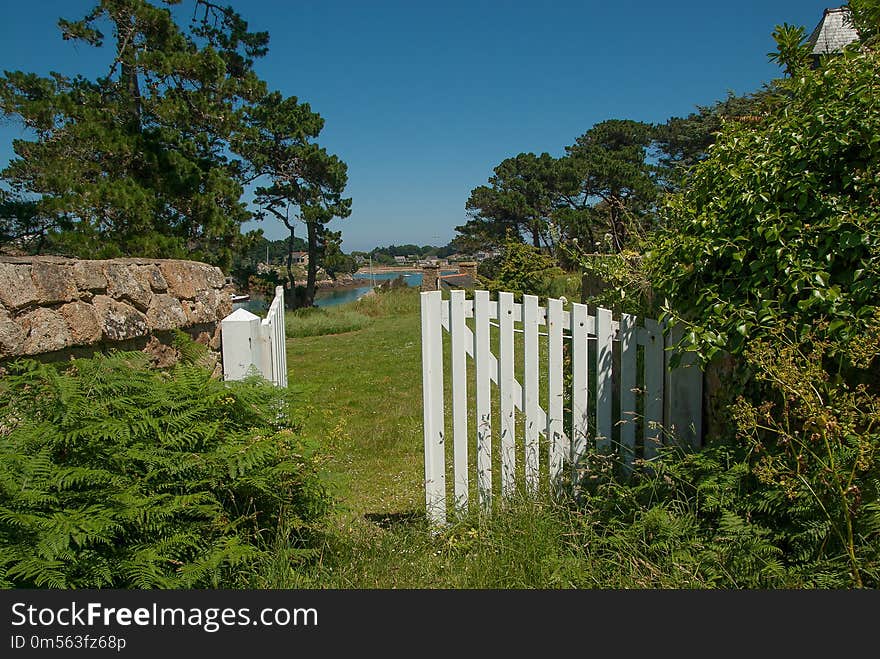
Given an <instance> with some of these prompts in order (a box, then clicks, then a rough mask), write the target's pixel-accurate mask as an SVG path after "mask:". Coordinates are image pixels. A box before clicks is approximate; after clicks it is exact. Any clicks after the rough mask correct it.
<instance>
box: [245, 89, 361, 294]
mask: <svg viewBox="0 0 880 659" xmlns="http://www.w3.org/2000/svg"><path fill="white" fill-rule="evenodd" d="M323 127H324V119H323V118H322V117H321V116H320V115H319V114H317V113H316V112H313V111H312V109H311V107H310V106H309V104H308V103H300V102H299V100H298V99H297V98H296V97H295V96H290V97H285V96H283V95H282V94H281V93H280V92H277V91H275V92H270V93H268V94H265V95H264V96H263V97H261V98H260V99H259V101H258V102H256V103H253V104H251V105H249V106H247V107H246V108H245V110H244V121H243V125H242V127H241V130H240V131H239V132H238V134H237V135H236V136H235V139H234V142H233V144H234V148H235V150H236V152H238V153H240V154H241V155H242V156H243V158H244V159H245V162H246V170H247V171H248V174H249V176H250V177H251V178H252V179H253V180H257V182H258V185H257V188H256V190H255V193H256V198H255V203H256V204H257V205H258V206H259V207H260V208H261V210H260V211H259V212H258V213H257V217H258V218H260V219H262V218H263V217H265V216H266V215H267V214H268V215H269V216H272V217H274V218H276V219H277V220H279V221H281V222H282V223H283V224H284V226H285V227H286V228H287V230H288V231H289V234H290V239H289V243H288V261H287V271H288V278H289V279H290V280H293V279H294V277H293V273H292V264H291V262H290V257H289V254H290V253H291V252H293V250H294V245H295V238H294V228H295V221H300V222H303V223H304V224H305V225H306V232H307V244H308V252H309V262H308V267H307V276H306V288H305V296H304V299H303V300H302V305H301V306H307V307H308V306H311V305H312V303H313V301H314V298H315V282H316V277H317V269H318V265H319V262H323V260H324V258H325V257H326V256H328V254H327V250H328V248H329V256H330V270H329V271H330V272H333V273H335V272H338V271H342V269H344V267H347V266H346V264H345V263H344V257H343V255H342V253H341V249H339V245H340V244H341V237H340V234H339V233H334V232H331V231H328V230H327V228H326V224H327V223H328V222H329V221H330V220H332V219H333V218H335V217H339V218H344V217H348V216H349V215H350V214H351V199H350V198H343V197H342V193H343V191H344V190H345V186H346V184H347V182H348V168H347V166H346V164H345V163H344V162H342V160H340V159H339V158H338V157H337V156H335V155H332V154H329V153H328V152H327V150H326V149H324V148H322V147H320V146H319V145H318V144H317V143H315V141H314V140H315V139H316V138H317V137H318V135H319V134H320V132H321V130H322V129H323ZM334 256H335V257H336V258H335V260H334ZM348 266H350V264H348ZM297 306H300V305H299V304H298V305H297Z"/></svg>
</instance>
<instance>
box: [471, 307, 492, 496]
mask: <svg viewBox="0 0 880 659" xmlns="http://www.w3.org/2000/svg"><path fill="white" fill-rule="evenodd" d="M489 306H490V305H489V291H474V362H475V367H476V387H477V392H476V394H477V401H476V402H477V488H478V490H479V497H480V507H481V508H482V509H483V510H489V509H490V507H491V505H492V387H491V383H492V360H491V350H490V343H489ZM496 370H497V367H496ZM495 377H496V378H497V377H498V375H497V373H496V374H495Z"/></svg>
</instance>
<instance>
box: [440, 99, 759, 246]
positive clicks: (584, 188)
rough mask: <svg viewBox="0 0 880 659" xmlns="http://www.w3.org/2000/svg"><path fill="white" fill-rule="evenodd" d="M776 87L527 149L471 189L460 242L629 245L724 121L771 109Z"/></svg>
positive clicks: (613, 122) (609, 124)
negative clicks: (557, 152)
mask: <svg viewBox="0 0 880 659" xmlns="http://www.w3.org/2000/svg"><path fill="white" fill-rule="evenodd" d="M770 93H771V90H762V91H760V92H756V93H754V94H748V95H745V96H734V95H732V94H731V95H728V97H727V98H726V99H725V100H723V101H719V102H718V103H715V104H714V105H712V106H707V107H698V108H697V111H696V112H694V113H691V114H690V115H688V116H687V117H672V118H670V119H669V120H668V121H667V122H666V123H665V124H648V123H644V122H638V121H632V120H628V119H609V120H606V121H602V122H599V123H597V124H595V125H594V126H593V127H592V128H590V129H589V130H587V131H586V132H585V133H584V134H582V135H581V136H580V137H578V138H577V139H576V140H575V142H574V143H573V144H571V145H569V146H566V147H565V154H564V155H562V156H560V157H558V158H555V157H553V156H551V155H549V154H548V153H542V154H540V155H536V154H534V153H520V154H518V155H517V156H514V157H512V158H507V159H505V160H504V161H502V162H501V163H500V164H499V165H498V166H497V167H495V169H494V170H493V175H492V176H491V177H490V178H489V180H488V185H480V186H477V187H476V188H474V189H473V190H471V193H470V195H469V197H468V199H467V202H466V204H465V210H466V213H467V215H468V220H467V222H466V223H464V224H462V225H460V226H457V227H456V231H457V232H458V235H457V236H456V238H455V240H454V242H455V244H456V245H458V246H459V247H462V246H466V247H467V248H468V249H469V250H471V251H474V250H477V249H483V248H488V247H499V246H501V245H503V244H504V243H505V241H506V240H507V237H508V235H512V236H513V237H514V238H515V239H519V240H523V241H525V242H528V243H530V244H531V245H532V246H534V247H539V248H543V249H545V250H547V251H548V252H549V253H551V254H556V255H557V256H558V257H560V258H563V256H564V255H563V254H562V253H559V254H557V249H556V248H557V246H558V245H559V244H565V245H571V244H573V242H574V241H576V242H577V243H578V248H579V250H580V251H581V252H589V253H596V252H600V253H601V252H604V253H620V252H622V251H623V250H625V249H626V248H627V247H628V246H631V245H632V244H633V243H635V242H638V237H639V236H640V235H643V234H644V232H645V230H646V229H650V228H652V227H653V226H655V225H656V224H657V222H658V221H660V219H661V218H660V217H659V216H658V214H657V208H658V204H659V202H660V200H661V198H662V197H663V196H664V195H666V194H668V193H670V192H674V191H676V190H678V189H680V188H681V186H682V185H683V183H684V181H685V178H686V176H687V172H688V171H689V170H690V168H691V167H693V165H695V164H696V163H697V162H700V161H701V160H702V159H704V158H705V157H706V155H707V154H708V150H709V147H710V146H711V145H712V144H713V143H714V141H715V139H716V135H717V133H718V131H719V130H720V129H721V127H722V125H723V123H724V121H725V120H727V119H729V118H733V117H745V118H748V117H751V116H753V115H757V114H759V113H760V112H761V111H762V108H763V105H764V104H765V103H766V102H767V99H768V98H769V96H770Z"/></svg>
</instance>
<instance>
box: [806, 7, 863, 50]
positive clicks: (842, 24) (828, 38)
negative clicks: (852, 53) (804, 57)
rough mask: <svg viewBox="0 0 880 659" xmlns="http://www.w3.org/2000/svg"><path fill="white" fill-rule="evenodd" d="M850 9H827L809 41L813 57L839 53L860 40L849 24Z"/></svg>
mask: <svg viewBox="0 0 880 659" xmlns="http://www.w3.org/2000/svg"><path fill="white" fill-rule="evenodd" d="M848 14H849V9H847V8H846V7H838V8H836V9H826V10H825V13H824V14H823V15H822V20H821V21H819V24H818V25H817V26H816V29H815V30H813V33H812V34H811V35H810V37H809V38H808V39H807V45H808V46H809V47H810V54H812V55H826V54H828V53H839V52H841V51H842V50H843V48H844V46H846V45H848V44H850V43H852V42H853V41H855V40H856V39H858V38H859V35H858V33H857V32H856V30H855V28H854V27H852V26H851V25H850V24H849V22H848V20H847V19H848V18H849V16H848Z"/></svg>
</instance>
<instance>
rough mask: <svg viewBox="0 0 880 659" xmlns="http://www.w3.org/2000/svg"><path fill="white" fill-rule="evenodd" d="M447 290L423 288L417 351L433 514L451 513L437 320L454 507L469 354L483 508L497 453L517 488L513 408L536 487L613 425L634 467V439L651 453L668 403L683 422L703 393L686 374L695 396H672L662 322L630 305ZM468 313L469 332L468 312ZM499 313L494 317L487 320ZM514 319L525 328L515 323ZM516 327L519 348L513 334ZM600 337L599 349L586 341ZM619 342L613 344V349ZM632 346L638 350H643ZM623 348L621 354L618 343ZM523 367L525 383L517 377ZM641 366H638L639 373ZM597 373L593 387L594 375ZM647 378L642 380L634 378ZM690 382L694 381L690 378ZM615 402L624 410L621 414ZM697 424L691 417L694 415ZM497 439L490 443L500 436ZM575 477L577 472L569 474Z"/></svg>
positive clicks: (505, 488)
mask: <svg viewBox="0 0 880 659" xmlns="http://www.w3.org/2000/svg"><path fill="white" fill-rule="evenodd" d="M449 298H450V299H449V300H447V301H444V300H443V299H442V293H441V292H440V291H431V292H426V293H422V296H421V300H422V360H423V377H422V387H423V391H424V396H425V399H424V402H425V408H424V424H425V501H426V507H427V510H428V515H429V518H430V519H431V520H432V521H433V522H434V523H437V524H444V523H445V520H446V503H447V497H446V457H447V456H446V453H447V451H446V449H445V442H444V439H445V437H444V432H445V425H444V424H445V421H444V412H443V410H444V407H443V396H444V389H443V380H444V376H443V364H444V358H443V340H442V332H443V330H444V329H446V330H447V331H449V333H450V335H451V341H450V352H451V355H450V356H451V360H450V361H451V369H452V370H451V391H452V415H453V419H452V434H453V442H452V446H451V447H450V452H451V453H452V473H453V475H454V487H453V490H454V498H453V507H454V509H456V510H457V511H458V512H461V511H464V510H465V509H467V507H468V504H469V501H468V495H469V483H470V479H469V473H470V471H469V470H470V469H471V468H472V466H471V465H470V463H469V457H470V448H469V441H471V440H470V437H471V431H470V428H469V421H468V417H469V414H468V410H467V405H468V401H469V398H468V389H469V385H468V375H467V356H468V355H470V356H471V357H473V358H474V362H475V369H474V370H475V390H474V393H475V398H476V415H475V427H476V433H475V435H476V459H475V462H476V481H477V492H478V495H479V496H478V500H479V505H480V507H481V509H483V510H489V509H490V508H491V503H492V492H493V482H492V481H493V479H492V460H493V454H494V452H495V450H496V449H495V446H497V447H498V448H497V450H499V451H500V453H499V454H498V455H497V456H496V457H495V459H496V460H498V461H499V462H500V464H501V486H500V489H501V492H502V494H503V495H504V496H508V495H510V494H511V493H512V492H513V491H514V489H515V487H516V483H515V475H516V473H517V470H516V450H517V449H516V447H517V441H516V427H517V414H516V410H517V409H519V410H521V411H522V413H523V418H524V420H525V434H524V438H523V440H522V443H521V445H522V446H523V447H524V449H525V450H524V466H523V468H521V469H520V473H523V474H524V475H525V485H526V488H527V489H529V490H530V491H535V490H536V489H537V488H538V487H539V485H540V475H541V473H546V474H548V475H549V476H550V478H551V480H552V481H553V482H559V477H560V476H562V475H563V474H564V473H565V470H566V465H567V464H568V466H569V467H570V468H574V467H575V466H577V465H578V464H579V462H580V460H581V458H582V457H583V456H584V455H585V453H586V452H587V448H588V446H589V443H590V442H593V443H594V444H595V446H596V447H597V448H599V449H608V448H611V447H612V446H613V445H614V439H615V437H614V435H615V430H614V429H615V427H617V429H618V430H617V431H616V435H617V436H618V438H619V452H620V460H621V462H622V464H623V466H624V469H625V470H626V471H631V470H632V468H633V465H634V462H635V457H636V456H637V455H638V454H639V446H640V445H641V446H642V452H643V455H644V457H645V458H647V459H650V458H652V457H654V456H655V455H656V453H657V447H658V446H659V444H660V442H662V441H663V437H662V436H661V432H662V428H661V425H662V423H663V420H664V413H669V410H674V411H675V415H676V419H677V422H678V423H679V424H680V425H684V423H685V422H687V419H686V418H685V417H686V416H687V414H686V413H685V412H684V411H683V410H689V409H694V400H699V399H700V398H699V397H700V396H701V390H700V389H699V386H698V385H699V380H698V379H697V378H695V377H694V375H693V373H688V374H687V375H686V377H687V381H686V382H684V383H683V384H679V385H678V386H677V389H676V391H679V390H680V391H683V392H686V394H687V395H688V396H689V397H690V399H689V401H688V406H685V405H682V404H679V403H677V402H676V401H670V399H669V398H668V396H669V393H668V392H669V391H670V390H672V388H671V387H669V386H668V382H669V381H670V377H669V375H668V374H666V373H665V369H666V364H667V360H665V354H664V353H665V351H664V336H663V332H662V328H661V326H660V324H659V323H657V322H656V321H653V320H650V319H648V320H645V321H644V327H641V328H640V327H637V325H636V319H635V317H634V316H630V315H627V314H622V315H621V317H620V321H619V322H616V321H614V320H613V317H612V314H611V312H610V311H608V310H606V309H601V308H600V309H597V311H596V315H595V316H591V315H590V314H589V313H588V309H587V307H586V306H585V305H582V304H574V305H572V310H571V312H566V311H565V310H564V308H563V302H562V301H561V300H555V299H551V300H548V303H547V307H546V308H544V307H541V306H539V304H538V299H537V298H536V297H535V296H531V295H526V296H524V297H523V302H522V304H516V303H514V299H513V295H512V294H511V293H507V292H502V293H499V294H498V301H497V302H493V301H491V300H490V299H489V293H488V292H487V291H475V292H474V300H473V301H470V300H467V299H466V297H465V293H464V292H462V291H452V292H451V293H450V296H449ZM470 318H472V319H473V331H472V330H471V328H470V327H468V322H467V321H468V319H470ZM493 320H497V324H496V323H494V322H493ZM518 323H521V324H522V327H521V329H520V328H518V327H517V324H518ZM493 325H495V327H497V329H498V347H499V351H498V357H497V358H496V356H495V355H493V354H492V351H491V343H492V340H491V336H492V326H493ZM542 325H546V328H547V332H546V336H547V344H546V347H547V353H546V355H547V356H546V362H545V367H546V368H547V369H548V371H547V373H546V378H547V385H546V386H547V389H546V392H545V393H546V395H547V409H546V412H545V410H544V409H543V408H542V407H541V402H540V400H541V395H542V394H541V388H540V387H541V381H542V376H541V368H542V359H541V341H540V339H539V338H538V337H539V336H540V335H541V334H542V333H541V331H540V327H541V326H542ZM517 333H522V334H523V343H522V346H523V349H522V353H523V355H522V358H521V360H520V363H519V367H518V366H517V362H516V361H515V359H516V358H517V353H518V352H519V351H518V350H517V349H516V348H515V345H516V343H515V340H514V337H515V335H516V334H517ZM566 340H570V341H571V351H570V354H569V356H570V363H571V388H570V390H569V391H566V390H565V388H564V382H565V374H564V372H563V369H564V364H565V359H564V356H565V350H564V346H565V341H566ZM593 342H594V343H595V349H593V348H592V343H593ZM615 342H617V344H618V346H619V347H617V348H615ZM639 346H641V347H642V348H641V349H642V350H643V352H642V353H641V354H640V353H639ZM615 350H616V351H617V353H618V354H619V359H618V358H617V357H616V353H615ZM517 368H521V369H522V374H523V379H522V384H520V382H519V381H518V380H517V379H516V372H517ZM640 369H641V371H642V372H641V373H639V372H637V371H638V370H640ZM591 375H594V379H595V382H596V385H595V390H594V391H592V392H591V385H590V382H591V381H592V379H593V378H591ZM493 382H494V383H495V384H497V385H498V394H499V395H498V403H497V405H498V412H499V416H500V425H499V429H500V432H493V422H492V419H493V414H494V412H493V400H492V399H493V395H492V383H493ZM640 382H642V383H643V386H642V387H641V388H639V383H640ZM695 383H696V385H697V386H696V388H695ZM566 410H568V411H569V413H570V414H571V419H570V421H569V423H570V431H571V433H570V434H568V433H567V432H566V430H567V428H566V423H565V421H564V419H565V413H566ZM617 412H619V414H617ZM639 412H641V414H642V417H641V427H642V433H641V437H637V434H636V428H637V427H638V425H639V416H638V413H639ZM691 425H692V426H693V427H697V428H698V427H699V426H698V425H695V424H691ZM541 435H544V436H545V437H546V439H547V444H548V451H547V453H546V457H545V458H543V460H546V463H544V465H543V469H542V457H541V452H540V448H539V447H540V445H541ZM496 442H497V444H496ZM572 476H577V474H575V473H572Z"/></svg>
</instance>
